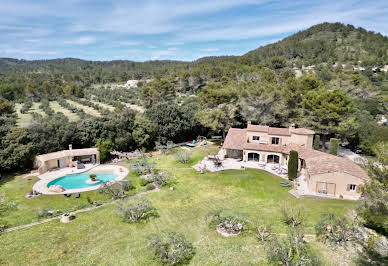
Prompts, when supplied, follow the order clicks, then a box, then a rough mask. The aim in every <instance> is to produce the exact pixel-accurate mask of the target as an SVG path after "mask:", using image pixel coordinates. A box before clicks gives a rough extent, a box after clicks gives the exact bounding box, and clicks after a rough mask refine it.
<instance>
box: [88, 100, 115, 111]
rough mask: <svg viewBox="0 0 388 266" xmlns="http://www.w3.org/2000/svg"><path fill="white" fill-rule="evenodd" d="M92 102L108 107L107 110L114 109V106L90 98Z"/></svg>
mask: <svg viewBox="0 0 388 266" xmlns="http://www.w3.org/2000/svg"><path fill="white" fill-rule="evenodd" d="M91 102H92V103H95V104H97V105H99V106H101V107H103V108H105V109H108V110H109V111H114V109H115V107H114V106H112V105H109V104H106V103H102V102H98V101H93V100H91Z"/></svg>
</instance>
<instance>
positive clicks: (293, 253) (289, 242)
mask: <svg viewBox="0 0 388 266" xmlns="http://www.w3.org/2000/svg"><path fill="white" fill-rule="evenodd" d="M303 238H304V233H303V229H302V228H293V229H291V230H290V231H289V232H288V234H287V236H286V237H285V238H281V239H279V238H277V237H274V238H273V239H272V240H271V241H270V243H269V245H268V247H267V259H268V262H269V263H270V264H274V265H320V264H321V263H320V261H319V260H318V258H317V257H316V256H315V255H314V253H313V252H312V250H311V248H310V246H309V245H308V243H306V242H305V241H304V240H303Z"/></svg>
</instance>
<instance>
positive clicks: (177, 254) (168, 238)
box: [147, 230, 195, 265]
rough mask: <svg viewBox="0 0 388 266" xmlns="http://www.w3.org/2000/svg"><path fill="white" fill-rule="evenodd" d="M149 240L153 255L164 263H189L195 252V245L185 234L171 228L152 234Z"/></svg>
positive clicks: (149, 247)
mask: <svg viewBox="0 0 388 266" xmlns="http://www.w3.org/2000/svg"><path fill="white" fill-rule="evenodd" d="M147 241H148V249H149V251H150V253H151V255H152V256H153V258H154V259H155V260H157V261H158V262H160V263H162V264H168V265H178V264H187V263H189V262H190V260H191V258H192V257H193V256H194V254H195V248H194V246H193V245H192V244H191V243H190V242H188V241H187V240H186V238H185V236H184V235H183V234H180V233H176V232H174V231H171V230H167V231H163V232H162V233H160V234H152V235H150V236H148V238H147Z"/></svg>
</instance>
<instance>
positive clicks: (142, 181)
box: [140, 177, 152, 187]
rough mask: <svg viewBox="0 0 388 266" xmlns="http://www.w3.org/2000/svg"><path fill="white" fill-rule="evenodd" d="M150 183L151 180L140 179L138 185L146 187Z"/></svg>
mask: <svg viewBox="0 0 388 266" xmlns="http://www.w3.org/2000/svg"><path fill="white" fill-rule="evenodd" d="M151 182H152V181H151V180H149V179H147V178H143V177H142V178H140V185H141V186H143V187H144V186H146V185H148V184H149V183H151Z"/></svg>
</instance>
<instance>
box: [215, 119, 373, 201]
mask: <svg viewBox="0 0 388 266" xmlns="http://www.w3.org/2000/svg"><path fill="white" fill-rule="evenodd" d="M314 134H315V132H314V131H312V130H309V129H306V128H295V126H294V125H293V124H292V125H291V126H290V127H289V128H276V127H269V126H262V125H253V124H251V123H250V122H248V126H247V128H245V129H239V128H231V129H229V131H228V134H227V136H226V138H225V141H224V144H223V146H222V149H221V151H220V153H219V154H220V156H221V159H224V158H233V159H236V160H238V161H241V162H242V163H243V164H245V165H246V166H248V167H249V165H252V163H255V162H257V163H259V164H276V165H279V166H283V167H286V166H287V165H288V156H289V154H290V151H292V150H295V151H297V152H298V156H299V162H298V170H299V172H300V176H299V178H298V184H299V186H300V187H301V190H303V191H300V192H301V193H303V194H306V195H318V196H331V197H339V198H348V199H357V198H359V196H360V191H359V188H360V185H362V184H363V183H364V182H366V181H368V180H369V178H368V176H367V174H366V173H365V171H364V170H363V169H362V168H361V167H360V166H359V165H357V164H355V163H354V162H352V161H350V160H348V159H346V158H343V157H338V156H334V155H330V154H327V153H324V152H320V151H316V150H314V149H313V148H312V146H313V139H314Z"/></svg>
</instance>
